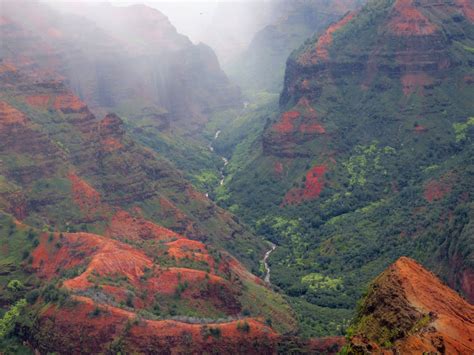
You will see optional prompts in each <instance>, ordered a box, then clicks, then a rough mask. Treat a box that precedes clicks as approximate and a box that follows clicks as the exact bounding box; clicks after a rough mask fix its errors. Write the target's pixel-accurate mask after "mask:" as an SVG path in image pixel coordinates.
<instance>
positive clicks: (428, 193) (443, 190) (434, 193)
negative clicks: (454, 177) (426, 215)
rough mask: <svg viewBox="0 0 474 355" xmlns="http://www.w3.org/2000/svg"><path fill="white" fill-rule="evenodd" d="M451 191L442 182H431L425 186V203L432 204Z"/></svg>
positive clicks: (447, 184) (446, 183)
mask: <svg viewBox="0 0 474 355" xmlns="http://www.w3.org/2000/svg"><path fill="white" fill-rule="evenodd" d="M450 191H451V186H450V185H449V183H448V182H446V181H444V180H439V181H437V180H431V181H429V182H428V183H427V184H426V185H425V190H424V192H423V196H424V197H425V199H426V201H428V202H433V201H436V200H440V199H442V198H443V197H444V196H446V194H448V193H449V192H450Z"/></svg>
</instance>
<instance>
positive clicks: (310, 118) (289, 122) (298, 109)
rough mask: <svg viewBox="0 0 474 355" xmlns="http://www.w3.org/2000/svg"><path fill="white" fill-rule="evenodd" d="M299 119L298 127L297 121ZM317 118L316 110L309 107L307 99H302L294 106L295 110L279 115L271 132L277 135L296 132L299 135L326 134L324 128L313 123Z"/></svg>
mask: <svg viewBox="0 0 474 355" xmlns="http://www.w3.org/2000/svg"><path fill="white" fill-rule="evenodd" d="M300 117H301V120H299V121H301V122H300V123H299V126H298V127H296V126H297V122H296V121H297V120H298V119H299V118H300ZM317 118H318V115H317V113H316V110H315V109H314V108H313V107H312V106H311V104H310V102H309V100H308V98H306V97H302V98H301V99H300V100H299V101H298V103H297V104H296V106H295V110H293V111H288V112H285V113H283V114H282V115H281V118H280V121H279V122H278V123H276V124H275V125H274V126H273V130H275V131H276V132H278V133H291V132H295V131H296V130H297V131H298V132H301V133H311V134H314V133H319V134H323V133H325V132H326V130H325V129H324V127H323V126H322V125H321V124H319V123H318V122H315V121H316V120H317Z"/></svg>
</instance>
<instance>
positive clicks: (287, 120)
mask: <svg viewBox="0 0 474 355" xmlns="http://www.w3.org/2000/svg"><path fill="white" fill-rule="evenodd" d="M298 117H300V113H299V112H298V111H288V112H285V113H283V114H282V115H281V117H280V121H279V122H278V123H277V124H275V125H273V129H274V130H275V131H277V132H279V133H290V132H293V129H294V121H295V120H296V119H297V118H298Z"/></svg>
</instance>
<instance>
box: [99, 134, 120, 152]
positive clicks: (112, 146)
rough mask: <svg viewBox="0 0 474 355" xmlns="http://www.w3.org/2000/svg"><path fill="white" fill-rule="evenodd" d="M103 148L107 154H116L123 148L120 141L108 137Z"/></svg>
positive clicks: (104, 140)
mask: <svg viewBox="0 0 474 355" xmlns="http://www.w3.org/2000/svg"><path fill="white" fill-rule="evenodd" d="M102 147H103V148H104V150H105V151H106V152H114V151H116V150H119V149H121V148H123V144H122V142H120V140H118V139H116V138H113V137H107V138H105V139H103V140H102Z"/></svg>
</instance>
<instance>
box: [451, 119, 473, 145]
mask: <svg viewBox="0 0 474 355" xmlns="http://www.w3.org/2000/svg"><path fill="white" fill-rule="evenodd" d="M470 127H474V117H469V118H468V119H467V121H466V122H464V123H457V122H455V123H453V128H454V134H455V136H456V142H457V143H460V142H464V141H465V140H466V139H467V137H468V130H469V128H470Z"/></svg>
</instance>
